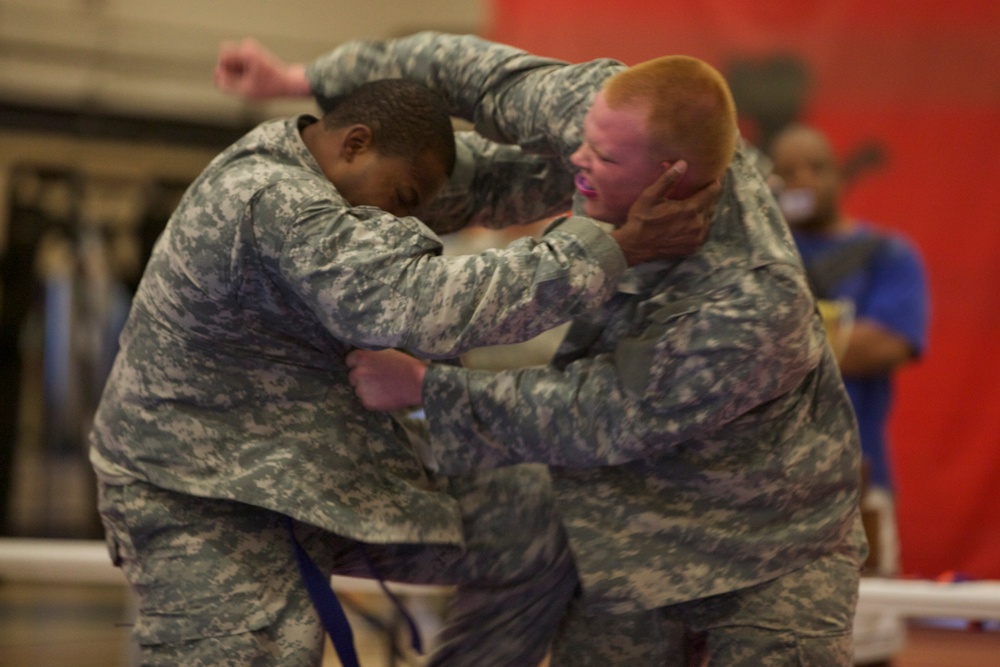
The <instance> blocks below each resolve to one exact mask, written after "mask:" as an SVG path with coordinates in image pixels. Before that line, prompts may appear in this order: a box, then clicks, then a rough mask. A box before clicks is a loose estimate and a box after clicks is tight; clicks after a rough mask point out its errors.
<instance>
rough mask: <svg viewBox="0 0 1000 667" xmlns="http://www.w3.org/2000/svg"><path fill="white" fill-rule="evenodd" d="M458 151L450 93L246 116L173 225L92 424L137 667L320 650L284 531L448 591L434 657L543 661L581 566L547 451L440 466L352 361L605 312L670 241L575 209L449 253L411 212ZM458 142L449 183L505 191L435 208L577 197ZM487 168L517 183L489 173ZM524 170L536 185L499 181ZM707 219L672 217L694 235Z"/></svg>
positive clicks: (357, 562) (295, 657)
mask: <svg viewBox="0 0 1000 667" xmlns="http://www.w3.org/2000/svg"><path fill="white" fill-rule="evenodd" d="M455 151H456V148H455V139H454V137H453V132H452V126H451V121H450V118H449V117H448V114H447V112H446V111H445V109H444V108H443V106H442V105H441V103H440V98H439V97H437V96H436V95H434V94H433V93H431V92H430V91H428V90H427V89H426V88H424V87H423V86H420V85H418V84H415V83H411V82H399V81H396V82H383V83H378V84H371V85H369V86H364V87H361V88H360V89H359V90H357V91H355V92H353V93H352V94H351V95H350V96H348V97H347V98H346V99H344V100H342V101H341V102H340V103H339V104H337V105H336V106H335V107H334V108H333V109H332V111H330V112H329V113H328V114H326V115H325V116H324V118H323V120H322V121H318V120H317V119H316V118H313V117H311V116H308V115H304V116H300V117H298V118H293V119H289V120H282V121H274V122H268V123H264V124H262V125H261V126H259V127H258V128H256V129H255V130H253V131H251V132H250V133H249V134H247V135H246V136H245V137H244V138H243V139H241V140H240V141H238V142H237V143H235V144H234V145H233V146H231V147H230V148H228V149H227V150H226V151H224V152H223V153H222V154H220V155H219V156H218V157H217V158H216V159H215V160H214V161H213V162H212V163H211V164H210V165H209V166H208V167H207V168H206V169H205V170H204V172H203V173H202V174H201V175H200V176H199V177H198V179H197V180H196V181H195V182H194V183H193V184H192V185H191V187H190V188H189V190H188V192H187V193H186V194H185V196H184V198H183V200H182V201H181V203H180V204H179V206H178V208H177V210H176V211H175V213H174V214H173V216H172V217H171V219H170V221H169V223H168V224H167V226H166V229H165V230H164V232H163V234H162V236H161V237H160V239H159V240H158V242H157V245H156V248H155V250H154V252H153V256H152V258H151V260H150V263H149V265H148V267H147V270H146V272H145V275H144V277H143V280H142V283H141V285H140V287H139V289H138V293H137V294H136V297H135V300H134V303H133V306H132V310H131V313H130V315H129V319H128V322H127V324H126V326H125V329H124V331H123V334H122V337H121V349H120V352H119V354H118V357H117V358H116V361H115V364H114V368H113V370H112V372H111V375H110V378H109V380H108V382H107V385H106V387H105V391H104V395H103V397H102V400H101V403H100V406H99V409H98V411H97V414H96V416H95V420H94V427H93V432H92V449H91V459H92V461H93V464H94V467H95V469H96V471H97V474H98V477H99V480H100V495H101V500H100V502H101V513H102V517H103V520H104V522H105V527H106V529H107V538H108V544H109V548H110V550H111V553H112V557H113V559H114V561H115V563H117V564H119V565H120V566H121V567H122V569H123V571H124V572H125V574H126V577H127V578H128V580H129V581H130V582H131V584H132V586H133V588H134V590H135V592H136V595H137V601H138V618H137V622H136V625H135V629H134V636H135V637H136V639H137V640H138V643H139V644H140V646H141V657H142V662H143V664H149V665H172V666H173V665H185V666H188V667H190V666H193V665H205V666H209V665H210V666H212V667H218V666H219V665H240V666H243V665H251V664H252V665H281V666H282V667H288V666H293V667H294V666H296V665H303V666H305V665H317V664H319V662H320V658H321V653H322V645H323V644H322V641H323V635H322V632H321V630H320V627H319V623H318V620H317V617H316V614H315V612H314V610H313V609H312V606H311V604H310V602H309V598H308V597H307V595H306V591H305V588H304V587H303V585H302V583H301V582H300V580H299V574H298V571H297V569H296V565H295V560H294V556H293V550H292V543H291V540H290V536H289V534H288V532H287V531H288V526H289V525H291V526H293V528H294V531H295V533H296V534H297V535H298V539H299V541H300V542H301V543H302V544H303V545H304V547H305V548H306V549H307V550H308V551H309V552H310V553H311V554H312V556H313V558H314V559H315V560H316V561H317V562H318V564H319V565H320V567H321V568H324V569H325V570H326V571H329V572H336V573H343V574H352V575H360V576H370V572H369V570H367V569H366V565H365V554H367V556H368V557H370V559H371V560H372V561H374V562H375V564H376V565H377V566H378V567H379V568H380V569H381V571H382V573H383V574H384V576H385V577H386V578H387V579H390V580H398V581H408V582H413V583H436V584H456V585H458V586H459V592H458V598H457V604H456V608H455V613H454V615H453V620H452V621H451V623H450V624H449V626H448V628H447V629H446V630H445V632H444V635H443V645H442V647H441V649H440V650H439V651H438V652H437V653H436V654H435V656H434V657H433V658H432V659H431V664H452V665H470V666H471V665H475V666H477V667H478V666H480V665H511V664H525V665H530V664H537V662H538V661H539V660H540V659H541V658H542V657H543V656H544V653H545V651H546V650H547V648H548V645H549V643H550V641H551V636H552V634H553V633H554V630H555V627H556V624H557V623H558V621H559V618H560V617H561V616H562V615H563V613H564V611H565V607H566V604H567V603H568V601H569V599H570V598H571V596H572V594H573V590H574V589H575V586H576V583H577V580H576V576H575V572H574V569H573V563H572V559H571V558H570V556H569V554H568V549H567V545H566V542H565V535H564V533H563V531H562V528H561V526H560V524H559V522H558V521H557V520H556V519H555V517H554V514H553V512H552V508H551V491H550V488H549V486H548V484H549V481H548V477H547V474H546V473H545V470H544V468H542V467H541V466H535V467H529V466H523V467H517V468H511V469H509V470H505V471H499V473H500V474H493V473H489V474H484V475H477V476H468V477H467V478H465V479H462V480H447V479H430V478H428V476H427V475H426V474H425V472H424V469H423V467H422V466H421V465H420V463H419V461H418V459H417V457H416V455H415V454H414V452H413V449H412V448H411V446H410V444H409V443H408V442H407V440H406V433H405V431H404V429H403V428H402V427H401V426H400V424H399V423H398V422H397V421H395V420H393V419H391V418H390V417H388V416H387V415H385V414H380V413H375V412H369V411H367V410H365V409H363V408H362V406H361V404H360V403H359V402H358V400H357V399H356V398H355V396H354V394H353V392H352V390H351V387H350V386H349V384H348V381H347V374H348V370H347V367H346V366H345V363H344V356H345V354H346V353H347V352H348V351H349V350H351V349H353V348H354V347H356V346H361V347H384V346H391V347H404V348H410V349H412V350H414V351H415V352H418V353H420V354H422V355H429V356H431V357H434V358H449V357H454V356H456V355H457V354H458V353H460V352H462V351H464V350H467V349H469V348H471V347H474V346H481V345H484V344H494V343H505V342H513V341H517V340H523V339H525V338H528V337H530V336H532V335H536V334H538V333H540V332H541V331H543V330H545V329H547V328H548V327H550V326H552V325H555V324H557V323H559V322H561V321H564V320H565V319H567V318H570V317H572V316H574V315H578V314H581V313H582V312H585V311H587V310H588V309H591V308H593V307H594V306H596V305H598V304H600V303H601V302H602V301H603V300H605V299H606V298H607V297H609V296H610V295H611V294H612V293H613V290H614V286H615V285H616V284H617V280H618V278H619V277H620V276H621V275H622V272H623V271H624V270H625V268H626V265H627V264H632V263H635V262H641V261H643V260H644V256H645V255H646V254H647V253H648V252H650V246H655V249H653V250H652V251H653V252H658V251H664V252H668V254H669V249H668V247H669V246H671V245H673V244H675V243H676V241H677V239H676V238H675V237H676V234H675V233H674V232H673V231H671V230H670V229H669V227H670V225H660V226H657V225H647V224H645V223H644V222H643V221H642V220H641V219H640V217H641V216H640V217H637V218H636V221H637V222H636V224H635V225H632V230H631V232H629V233H626V234H619V235H617V236H615V237H612V236H610V235H608V234H606V233H605V232H604V231H603V230H601V229H600V228H599V227H598V226H597V225H595V224H594V223H593V222H592V221H590V220H587V219H584V218H580V217H570V218H567V219H565V221H564V222H563V224H561V225H560V226H558V228H557V229H555V230H554V231H552V232H551V233H550V234H548V235H546V237H545V238H544V239H542V240H540V241H532V240H525V241H524V242H522V243H519V244H518V245H516V247H512V248H511V249H509V250H507V251H503V252H491V253H486V254H483V255H479V256H470V257H463V258H445V257H442V256H440V253H441V242H440V239H439V238H438V236H437V235H436V234H435V233H434V232H433V231H431V229H430V228H428V227H427V226H425V225H424V224H422V223H421V222H419V221H418V220H417V219H416V218H413V217H407V216H408V215H409V214H410V213H412V212H413V211H414V210H415V208H416V207H417V206H418V204H420V203H421V202H425V201H427V200H429V199H431V198H432V196H433V195H434V194H435V193H436V192H437V191H438V190H439V189H440V187H441V186H442V185H443V184H444V182H445V180H446V176H447V174H448V173H449V171H452V164H453V163H454V161H455V155H456V152H455ZM459 153H460V155H459V160H458V164H457V165H456V166H455V167H454V169H453V172H454V173H453V176H454V181H453V184H452V186H451V188H452V190H451V191H452V192H453V193H458V192H462V191H464V190H468V189H472V190H475V192H474V193H473V194H474V196H473V197H472V200H473V201H475V200H476V198H479V199H480V200H482V201H486V202H490V205H489V206H482V207H479V209H477V210H476V211H473V210H472V209H468V210H467V211H464V212H463V211H456V210H455V209H454V208H449V204H448V202H449V201H450V200H449V199H448V198H444V199H443V200H442V201H443V204H442V209H441V210H440V211H437V212H435V211H434V210H431V209H428V210H427V215H428V219H429V220H443V221H445V222H447V224H449V225H454V224H456V223H461V222H465V221H467V220H468V219H469V218H470V217H471V215H472V213H473V212H476V213H478V214H479V215H481V216H484V217H485V216H490V215H495V216H496V217H497V218H498V219H505V220H521V221H528V220H532V219H536V218H538V217H542V216H544V215H549V214H551V213H552V212H553V211H554V210H565V209H564V208H562V207H564V206H565V196H564V193H559V194H558V196H549V195H547V192H546V191H547V189H548V187H549V185H548V182H549V178H548V176H547V174H548V173H549V172H550V171H551V164H550V161H549V160H547V159H544V158H542V159H537V158H527V157H523V156H521V155H520V153H521V151H520V149H517V148H516V147H503V146H499V145H495V144H491V143H490V142H488V141H485V140H483V139H481V138H477V137H475V136H471V135H470V136H466V137H465V138H463V140H462V143H461V150H460V151H459ZM493 169H504V170H507V173H509V174H510V175H511V180H512V181H516V183H517V185H516V186H514V185H511V184H509V183H507V182H498V181H494V180H491V179H489V178H486V177H484V174H489V173H490V172H491V170H493ZM518 170H521V171H523V176H524V177H521V175H516V177H515V172H517V171H518ZM671 178H674V179H676V173H675V174H673V175H671V174H669V173H668V174H666V175H665V177H664V179H663V181H662V185H664V187H666V186H668V185H669V181H670V179H671ZM569 184H570V181H569V179H568V178H564V179H563V185H564V187H569ZM515 187H522V188H524V190H523V196H521V197H517V198H509V197H503V198H501V197H500V196H499V195H498V192H500V191H502V192H503V193H504V194H507V193H510V192H511V191H512V189H513V188H515ZM451 201H455V202H466V201H469V199H468V198H467V197H464V196H462V197H460V196H457V195H455V196H454V197H453V199H452V200H451ZM690 206H694V207H695V208H690ZM699 207H700V210H701V211H702V212H701V213H699V212H698V211H699ZM658 210H659V209H658ZM704 210H705V202H704V201H702V202H700V203H695V204H690V203H685V204H684V205H679V206H677V207H676V209H675V210H674V215H675V217H676V219H677V221H678V222H681V223H686V222H691V223H692V224H691V225H689V228H690V229H696V228H697V227H698V224H697V219H698V218H699V216H700V217H701V218H704V217H706V216H705V215H704ZM647 213H648V212H647ZM463 215H464V216H465V217H464V218H463V217H462V216H463ZM436 216H437V217H436ZM668 217H669V216H668ZM682 226H685V224H682ZM689 235H690V234H689ZM695 236H697V234H695ZM671 239H673V240H671ZM616 241H617V243H616ZM685 243H688V242H687V241H684V242H682V243H681V245H684V244H685ZM619 244H620V247H619ZM514 498H516V502H514ZM289 520H291V521H292V523H289ZM362 543H364V544H365V545H366V546H365V547H364V548H361V547H359V545H360V544H362Z"/></svg>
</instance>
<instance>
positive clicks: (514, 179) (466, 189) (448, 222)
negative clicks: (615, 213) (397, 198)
mask: <svg viewBox="0 0 1000 667" xmlns="http://www.w3.org/2000/svg"><path fill="white" fill-rule="evenodd" d="M455 143H456V148H457V158H458V159H457V161H456V165H455V171H454V172H453V174H452V178H451V180H450V182H449V183H448V185H447V187H446V188H445V189H444V190H443V191H442V192H441V193H439V194H438V195H437V196H436V197H434V199H433V200H432V201H431V203H430V204H429V205H428V207H427V208H425V209H423V210H421V211H420V212H418V214H417V217H419V218H420V219H421V220H422V221H423V222H424V223H426V224H427V225H428V226H429V227H430V228H431V229H433V230H434V231H435V232H437V233H438V234H447V233H450V232H453V231H456V230H458V229H460V228H462V227H464V226H466V225H470V224H474V225H480V226H482V227H488V228H491V229H498V228H500V227H506V226H508V225H515V224H526V223H529V222H535V221H538V220H542V219H544V218H548V217H552V216H554V215H557V214H559V213H563V212H565V211H567V210H569V208H570V206H571V204H572V192H573V177H572V174H571V173H570V172H569V171H568V170H567V169H566V168H565V166H564V164H563V163H562V161H561V160H560V159H558V158H552V157H547V156H538V155H531V154H529V153H525V152H524V151H523V150H521V148H520V147H518V146H511V145H506V144H498V143H495V142H492V141H490V140H488V139H486V138H484V137H481V136H479V135H477V134H475V133H474V132H459V133H456V135H455Z"/></svg>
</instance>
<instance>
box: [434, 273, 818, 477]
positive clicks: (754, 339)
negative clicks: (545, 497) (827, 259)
mask: <svg viewBox="0 0 1000 667" xmlns="http://www.w3.org/2000/svg"><path fill="white" fill-rule="evenodd" d="M804 294H805V291H804V284H803V282H802V278H801V275H799V274H798V273H797V272H795V271H794V270H791V269H790V268H788V267H784V268H782V267H777V266H771V267H768V268H761V269H758V270H756V271H753V272H749V273H748V274H747V275H746V276H745V277H744V278H743V279H742V281H741V282H740V283H739V284H738V285H734V286H729V287H726V288H721V289H718V290H715V291H713V292H712V293H709V294H705V295H702V296H700V297H698V298H697V299H688V300H685V301H683V302H677V303H673V304H670V305H669V306H664V307H662V308H661V309H660V310H657V311H654V312H653V313H651V314H650V315H649V316H648V317H647V318H646V321H645V325H644V327H643V328H642V330H641V331H640V332H639V333H638V334H636V335H635V336H632V337H627V338H623V339H621V340H620V341H619V343H618V345H617V347H616V348H615V349H614V350H613V351H609V352H607V353H603V354H597V355H593V356H586V357H584V358H581V359H579V360H577V361H574V362H572V363H569V364H567V365H566V366H565V367H563V368H558V367H556V366H548V367H533V368H527V369H520V370H510V371H502V372H499V373H491V372H485V371H473V370H468V369H462V368H455V367H446V366H440V365H432V366H431V367H430V369H429V370H428V373H427V375H426V377H425V380H424V408H425V413H426V415H427V418H428V422H429V425H430V431H431V435H432V438H431V445H432V448H433V452H434V455H435V459H436V460H437V461H438V462H439V465H440V467H441V470H442V472H444V473H448V474H457V473H462V472H467V471H470V470H474V469H479V468H492V467H496V466H504V465H511V464H515V463H521V462H539V463H546V464H550V465H554V466H563V467H570V468H590V467H599V466H608V465H620V464H625V463H628V462H629V461H636V460H642V459H648V458H650V457H653V456H658V455H663V454H666V453H668V452H669V451H670V449H671V448H672V447H674V446H676V445H677V444H678V443H681V442H684V441H688V440H691V439H692V438H696V437H698V436H700V435H704V434H710V433H712V432H714V431H715V430H717V429H718V428H720V427H722V426H723V425H725V424H727V423H728V422H730V421H731V420H733V419H735V418H737V417H739V416H740V415H742V414H744V413H746V412H748V411H750V410H752V409H754V408H755V407H757V406H759V405H762V404H763V403H765V402H767V401H770V400H772V399H774V398H777V397H778V396H781V395H783V394H785V393H787V392H789V391H792V390H793V389H794V388H795V387H797V386H798V385H799V384H800V383H801V382H802V380H803V378H805V376H806V375H807V374H808V373H809V372H810V371H811V370H813V369H814V368H815V367H816V366H817V365H818V364H819V361H820V358H821V356H822V354H823V351H824V349H825V344H824V343H823V338H822V331H821V330H820V327H819V324H818V323H817V321H816V319H815V315H814V313H813V311H812V304H811V301H810V300H809V299H808V298H805V297H804ZM803 327H812V328H813V329H815V331H812V332H805V333H804V332H803V330H802V329H803Z"/></svg>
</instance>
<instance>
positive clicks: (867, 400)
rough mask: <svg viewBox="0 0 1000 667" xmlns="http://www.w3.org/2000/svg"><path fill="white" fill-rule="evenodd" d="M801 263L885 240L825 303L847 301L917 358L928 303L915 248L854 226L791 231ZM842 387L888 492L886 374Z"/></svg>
mask: <svg viewBox="0 0 1000 667" xmlns="http://www.w3.org/2000/svg"><path fill="white" fill-rule="evenodd" d="M792 232H793V236H794V237H795V243H796V245H797V246H798V248H799V252H800V253H801V255H802V261H803V262H804V263H805V264H806V266H809V264H810V262H813V261H815V260H817V259H818V258H819V257H821V256H822V255H824V254H826V253H828V252H831V251H833V250H834V249H835V248H837V247H839V246H840V245H842V244H847V243H852V242H854V241H856V240H857V239H859V238H861V237H862V236H870V235H872V234H875V233H878V234H880V235H882V236H883V237H884V238H885V242H884V243H882V245H881V246H879V248H878V249H877V250H876V251H875V253H874V254H873V255H872V257H871V258H870V259H869V261H868V263H867V264H866V265H865V266H863V267H861V268H860V269H858V270H856V271H854V272H852V273H851V274H849V275H847V276H845V277H843V278H842V279H840V280H839V281H838V282H837V283H836V284H835V285H834V286H833V293H832V294H829V295H827V296H826V298H831V299H850V300H851V301H852V302H853V303H854V312H855V317H857V318H865V319H870V320H874V321H875V322H878V323H879V324H881V325H882V326H883V327H885V328H886V329H889V330H890V331H892V332H894V333H896V334H898V335H900V336H902V337H903V338H905V339H906V340H907V341H908V342H909V343H910V346H911V347H912V348H913V350H914V352H915V354H916V355H917V356H920V355H921V354H923V351H924V349H925V347H926V345H927V320H928V310H929V299H928V294H927V276H926V272H925V270H924V265H923V261H922V260H921V258H920V255H919V253H918V252H917V250H916V248H915V247H914V246H913V245H912V244H911V243H910V242H909V241H908V240H907V239H906V238H904V237H903V236H900V235H898V234H888V233H886V232H876V231H875V230H874V229H873V228H872V227H870V226H868V225H859V226H858V227H857V228H856V229H854V230H853V231H852V232H851V233H849V234H845V235H835V236H831V235H828V234H818V233H805V232H801V231H796V230H795V229H794V228H793V229H792ZM844 384H845V385H846V387H847V393H848V394H849V395H850V397H851V403H852V404H853V405H854V411H855V413H856V414H857V417H858V428H859V429H860V431H861V447H862V450H863V451H864V455H865V458H866V459H867V460H868V465H869V473H870V478H869V481H870V483H871V484H872V485H873V486H880V487H884V488H892V475H891V471H890V468H889V460H888V453H887V451H886V433H885V430H886V421H887V418H888V415H889V408H890V406H891V403H892V377H891V374H889V373H886V374H883V375H878V376H873V377H868V378H864V379H847V378H845V380H844Z"/></svg>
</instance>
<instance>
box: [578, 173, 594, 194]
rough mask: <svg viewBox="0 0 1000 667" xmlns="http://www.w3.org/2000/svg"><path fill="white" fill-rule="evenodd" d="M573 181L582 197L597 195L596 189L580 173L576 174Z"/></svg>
mask: <svg viewBox="0 0 1000 667" xmlns="http://www.w3.org/2000/svg"><path fill="white" fill-rule="evenodd" d="M574 182H575V183H576V189H577V190H579V191H580V194H582V195H583V196H584V197H596V196H597V190H595V189H594V187H593V186H592V185H591V184H590V181H589V180H587V177H586V176H584V175H583V174H582V173H580V174H577V175H576V178H575V179H574Z"/></svg>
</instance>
